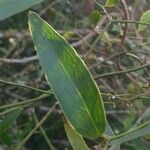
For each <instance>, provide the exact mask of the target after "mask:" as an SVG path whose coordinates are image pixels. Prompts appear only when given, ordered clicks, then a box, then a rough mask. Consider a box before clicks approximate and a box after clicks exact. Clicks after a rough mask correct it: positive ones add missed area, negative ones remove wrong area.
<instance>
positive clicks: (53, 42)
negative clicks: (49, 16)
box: [29, 12, 106, 139]
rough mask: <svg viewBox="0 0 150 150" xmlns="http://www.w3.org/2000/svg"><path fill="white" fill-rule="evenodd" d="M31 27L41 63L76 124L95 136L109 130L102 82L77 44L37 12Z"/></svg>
mask: <svg viewBox="0 0 150 150" xmlns="http://www.w3.org/2000/svg"><path fill="white" fill-rule="evenodd" d="M29 28H30V32H31V34H32V38H33V42H34V46H35V49H36V50H37V54H38V56H39V59H40V63H41V65H42V68H43V70H44V73H45V74H46V77H47V80H48V83H49V85H50V87H51V88H52V90H53V92H54V94H55V97H56V98H57V100H58V101H59V103H60V106H61V108H62V110H63V112H64V114H65V116H66V117H67V119H68V120H69V121H70V123H71V124H72V126H73V127H74V128H75V129H76V130H77V131H78V132H79V133H80V134H81V135H83V136H85V137H87V138H90V139H94V138H97V137H100V136H101V135H102V134H103V133H104V131H105V122H106V119H105V112H104V106H103V101H102V97H101V95H100V92H99V89H98V86H97V85H96V83H95V81H94V80H93V77H92V76H91V74H90V72H89V71H88V69H87V67H86V66H85V64H84V62H83V61H82V60H81V59H80V57H79V56H78V55H77V53H76V52H75V50H74V49H73V47H71V46H70V45H69V44H68V43H67V42H66V40H65V39H64V38H63V37H62V36H61V35H59V34H58V33H57V32H56V31H55V30H54V29H53V28H52V27H51V26H50V25H49V24H48V23H46V22H45V21H44V20H42V19H41V18H40V17H39V16H38V15H37V14H36V13H34V12H30V13H29Z"/></svg>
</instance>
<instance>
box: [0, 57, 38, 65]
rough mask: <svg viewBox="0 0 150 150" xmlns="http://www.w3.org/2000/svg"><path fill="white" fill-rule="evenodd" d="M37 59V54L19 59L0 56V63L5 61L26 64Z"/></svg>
mask: <svg viewBox="0 0 150 150" xmlns="http://www.w3.org/2000/svg"><path fill="white" fill-rule="evenodd" d="M35 60H38V57H37V56H31V57H27V58H21V59H7V58H0V63H7V64H27V63H29V62H31V61H35Z"/></svg>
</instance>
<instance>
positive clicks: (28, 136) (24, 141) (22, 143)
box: [16, 103, 57, 150]
mask: <svg viewBox="0 0 150 150" xmlns="http://www.w3.org/2000/svg"><path fill="white" fill-rule="evenodd" d="M56 104H57V103H55V104H54V105H53V106H52V107H51V108H50V109H49V111H48V112H47V113H46V115H45V116H44V117H43V118H42V120H40V122H39V123H38V124H36V126H35V127H34V128H33V129H32V131H31V132H30V133H29V134H28V135H27V136H26V137H25V138H24V140H23V141H22V142H21V143H20V144H19V145H18V147H17V148H16V150H19V149H21V148H22V146H23V145H24V144H25V143H26V141H27V140H28V139H29V138H30V137H31V136H32V134H33V133H34V132H35V131H36V130H37V129H38V128H39V127H40V126H41V125H42V124H43V123H44V122H45V121H46V119H47V118H48V117H49V115H50V114H51V113H52V111H53V110H54V108H55V107H56Z"/></svg>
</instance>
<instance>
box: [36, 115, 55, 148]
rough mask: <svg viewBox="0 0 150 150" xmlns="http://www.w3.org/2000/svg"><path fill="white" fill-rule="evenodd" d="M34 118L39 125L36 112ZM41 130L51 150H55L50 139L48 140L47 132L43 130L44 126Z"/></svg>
mask: <svg viewBox="0 0 150 150" xmlns="http://www.w3.org/2000/svg"><path fill="white" fill-rule="evenodd" d="M33 118H34V120H35V122H36V124H38V123H39V121H38V119H37V117H36V114H35V112H33ZM39 129H40V131H41V134H42V135H43V137H44V138H45V140H46V142H47V144H48V146H49V148H50V149H51V150H55V148H54V146H53V145H52V143H51V141H50V139H49V138H48V136H47V134H46V132H45V131H44V129H43V128H42V126H40V127H39Z"/></svg>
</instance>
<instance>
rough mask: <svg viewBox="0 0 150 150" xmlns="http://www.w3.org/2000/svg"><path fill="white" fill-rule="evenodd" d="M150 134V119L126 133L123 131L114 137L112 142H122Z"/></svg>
mask: <svg viewBox="0 0 150 150" xmlns="http://www.w3.org/2000/svg"><path fill="white" fill-rule="evenodd" d="M149 134H150V121H147V122H145V123H143V124H142V125H140V126H138V127H136V128H133V129H131V130H129V131H127V132H125V133H122V134H120V135H116V136H114V137H113V138H112V141H111V144H114V143H117V144H121V143H123V142H126V141H129V140H132V139H135V138H138V137H141V136H145V135H149Z"/></svg>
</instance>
